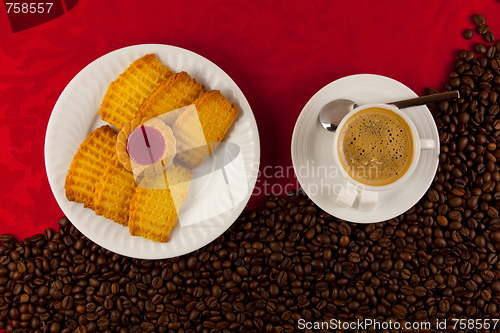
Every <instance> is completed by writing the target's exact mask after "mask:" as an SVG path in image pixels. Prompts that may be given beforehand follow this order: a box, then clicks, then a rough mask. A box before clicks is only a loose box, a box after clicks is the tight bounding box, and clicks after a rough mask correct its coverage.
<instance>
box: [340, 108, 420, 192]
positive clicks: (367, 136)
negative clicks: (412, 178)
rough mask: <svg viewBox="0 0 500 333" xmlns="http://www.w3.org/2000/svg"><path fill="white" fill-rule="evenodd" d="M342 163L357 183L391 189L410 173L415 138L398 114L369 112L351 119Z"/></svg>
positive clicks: (379, 110) (342, 144)
mask: <svg viewBox="0 0 500 333" xmlns="http://www.w3.org/2000/svg"><path fill="white" fill-rule="evenodd" d="M338 149H339V157H340V162H341V164H342V166H343V168H344V169H345V170H346V171H347V173H348V174H349V176H351V177H352V178H353V179H354V180H356V181H358V182H360V183H363V184H366V185H372V186H381V185H387V184H390V183H393V182H395V181H396V180H398V179H399V178H401V177H402V176H403V175H404V174H405V173H406V171H408V169H409V167H410V164H411V162H412V159H413V137H412V133H411V129H410V127H409V126H408V124H407V123H406V121H405V120H404V119H403V118H402V117H401V116H400V115H398V114H396V113H395V112H392V111H391V110H388V109H383V108H368V109H365V110H362V111H359V112H357V113H356V114H354V115H353V116H351V117H350V118H349V119H348V120H347V122H346V123H345V125H344V126H343V127H342V129H341V132H340V133H339V140H338Z"/></svg>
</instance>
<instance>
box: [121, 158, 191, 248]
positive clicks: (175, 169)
mask: <svg viewBox="0 0 500 333" xmlns="http://www.w3.org/2000/svg"><path fill="white" fill-rule="evenodd" d="M167 174H168V176H167ZM191 177H192V173H191V171H190V170H188V169H185V168H183V167H182V166H180V165H176V164H171V165H170V166H169V167H168V168H167V169H166V170H165V171H164V174H163V175H162V174H157V175H155V176H153V177H146V178H144V179H143V180H142V181H141V182H139V186H138V187H137V189H136V191H135V193H134V195H133V196H132V200H131V201H130V217H129V221H128V227H129V232H130V234H131V235H132V236H140V237H144V238H147V239H150V240H152V241H155V242H160V243H164V242H168V241H169V240H170V232H171V231H172V229H173V228H174V227H175V223H176V221H177V212H178V211H179V209H180V207H181V205H182V204H183V203H184V201H186V198H187V195H188V189H189V182H190V180H191ZM167 179H168V181H167Z"/></svg>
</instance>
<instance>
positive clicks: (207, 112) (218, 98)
mask: <svg viewBox="0 0 500 333" xmlns="http://www.w3.org/2000/svg"><path fill="white" fill-rule="evenodd" d="M193 105H194V106H195V107H196V108H189V109H187V110H186V111H185V112H183V113H182V114H181V115H180V116H179V117H178V118H177V120H176V121H175V124H174V126H173V128H172V129H173V131H174V135H175V137H176V139H177V155H176V157H175V159H174V161H177V162H178V163H181V164H182V165H184V166H186V167H187V168H189V169H194V168H196V167H198V166H200V165H201V164H202V163H203V161H204V160H205V158H206V157H207V156H208V155H209V154H210V153H212V151H213V150H215V149H216V148H217V146H218V143H219V142H221V141H222V140H223V139H224V136H225V135H226V133H227V131H228V130H229V128H230V127H231V125H232V124H233V122H234V120H235V119H236V116H237V115H238V107H237V106H236V105H235V104H232V103H231V102H230V101H229V100H227V99H226V98H225V97H224V96H223V95H222V94H221V93H220V91H218V90H212V91H209V92H206V93H204V94H203V95H201V96H200V97H199V98H197V99H196V100H195V101H194V102H193ZM199 124H201V127H200V126H199ZM200 138H204V139H205V140H204V141H205V143H204V146H200ZM201 141H203V140H201Z"/></svg>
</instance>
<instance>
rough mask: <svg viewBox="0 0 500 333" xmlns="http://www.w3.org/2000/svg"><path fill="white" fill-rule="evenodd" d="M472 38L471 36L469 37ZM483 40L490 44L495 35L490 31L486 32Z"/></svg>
mask: <svg viewBox="0 0 500 333" xmlns="http://www.w3.org/2000/svg"><path fill="white" fill-rule="evenodd" d="M471 37H472V36H471ZM484 38H485V40H486V41H487V42H488V43H491V42H493V41H494V40H495V35H494V34H493V33H492V32H491V31H488V32H487V33H486V34H485V36H484Z"/></svg>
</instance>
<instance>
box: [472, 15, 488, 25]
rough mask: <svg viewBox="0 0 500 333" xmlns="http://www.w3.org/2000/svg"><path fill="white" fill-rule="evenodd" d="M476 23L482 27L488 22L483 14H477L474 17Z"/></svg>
mask: <svg viewBox="0 0 500 333" xmlns="http://www.w3.org/2000/svg"><path fill="white" fill-rule="evenodd" d="M473 19H474V23H475V24H476V25H477V26H482V25H483V24H485V23H486V20H485V19H484V16H483V15H481V14H476V15H474V18H473Z"/></svg>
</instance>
